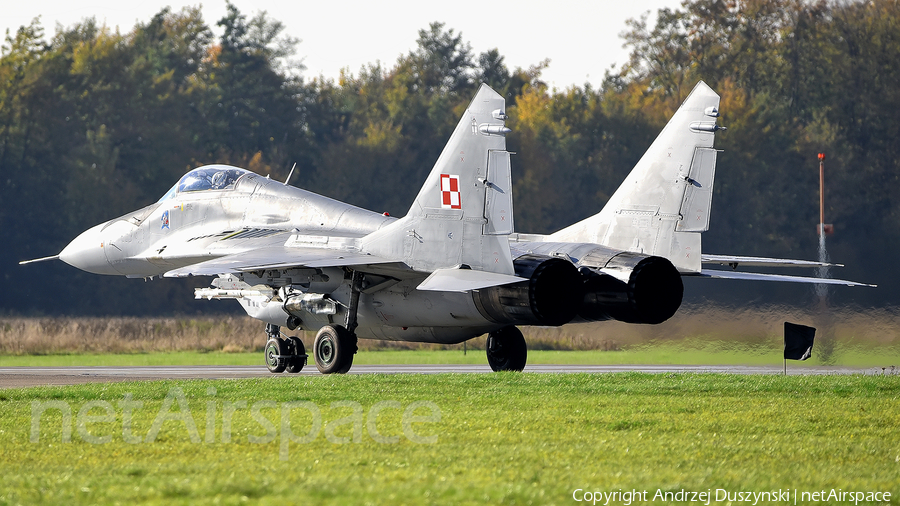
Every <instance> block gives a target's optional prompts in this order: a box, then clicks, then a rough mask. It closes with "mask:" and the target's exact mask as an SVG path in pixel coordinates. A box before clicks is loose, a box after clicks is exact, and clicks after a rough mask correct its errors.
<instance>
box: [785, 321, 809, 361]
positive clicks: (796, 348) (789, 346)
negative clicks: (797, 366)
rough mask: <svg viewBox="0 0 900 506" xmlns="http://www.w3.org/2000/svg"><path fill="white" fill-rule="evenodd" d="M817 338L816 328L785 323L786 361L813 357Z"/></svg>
mask: <svg viewBox="0 0 900 506" xmlns="http://www.w3.org/2000/svg"><path fill="white" fill-rule="evenodd" d="M815 338H816V329H815V328H814V327H807V326H806V325H797V324H796V323H790V322H784V359H785V360H806V359H808V358H809V357H811V356H812V347H813V340H814V339H815Z"/></svg>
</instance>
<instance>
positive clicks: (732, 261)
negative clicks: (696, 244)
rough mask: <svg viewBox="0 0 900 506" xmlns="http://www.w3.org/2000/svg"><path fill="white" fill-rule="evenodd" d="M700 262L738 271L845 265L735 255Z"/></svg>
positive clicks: (718, 256)
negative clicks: (755, 268) (740, 266)
mask: <svg viewBox="0 0 900 506" xmlns="http://www.w3.org/2000/svg"><path fill="white" fill-rule="evenodd" d="M700 261H701V262H703V263H705V264H721V265H728V266H731V268H733V269H736V268H737V267H738V266H739V265H743V266H746V267H843V266H844V265H843V264H832V263H828V262H812V261H809V260H789V259H784V258H763V257H739V256H733V255H707V254H706V253H704V254H703V255H701V258H700Z"/></svg>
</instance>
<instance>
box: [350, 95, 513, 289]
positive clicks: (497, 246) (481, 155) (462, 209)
mask: <svg viewBox="0 0 900 506" xmlns="http://www.w3.org/2000/svg"><path fill="white" fill-rule="evenodd" d="M505 119H506V102H505V100H504V99H503V97H502V96H500V95H499V94H497V93H496V92H495V91H494V90H492V89H491V88H490V87H488V86H487V85H482V86H481V88H480V89H479V90H478V93H477V94H476V95H475V98H474V99H473V100H472V102H471V103H470V104H469V106H468V108H466V111H465V113H463V116H462V118H461V119H460V121H459V124H457V126H456V129H455V130H454V131H453V134H452V136H451V137H450V141H449V142H448V143H447V145H446V147H445V148H444V151H443V152H442V153H441V155H440V157H439V158H438V160H437V162H436V163H435V165H434V168H432V169H431V173H430V174H429V175H428V178H427V179H426V180H425V184H424V185H423V186H422V189H421V190H420V191H419V194H418V196H417V197H416V199H415V201H414V202H413V204H412V207H410V209H409V212H408V213H407V215H406V216H405V217H404V218H402V219H400V220H397V221H396V222H394V223H391V224H390V225H388V226H387V227H385V228H383V229H381V230H378V231H376V232H373V233H372V234H370V235H369V236H367V237H365V238H364V239H363V240H362V247H363V249H364V250H365V251H367V252H369V253H372V254H374V255H379V256H383V257H387V258H397V259H402V261H403V262H405V263H406V264H407V265H409V266H410V267H412V268H413V269H415V270H418V271H421V272H432V271H437V270H442V272H441V273H439V274H438V276H436V277H440V276H441V275H444V276H446V275H447V274H448V272H447V271H449V270H460V269H462V270H473V271H482V272H484V273H494V274H497V275H500V276H482V278H483V279H488V278H490V279H492V282H489V283H487V284H485V285H484V286H490V285H492V284H497V283H498V282H499V283H502V282H512V281H518V280H519V278H513V277H512V276H513V275H514V274H515V273H514V271H513V264H512V258H511V256H510V249H509V242H508V236H509V234H510V233H512V231H513V207H512V184H511V177H510V162H509V152H508V151H506V137H505V136H506V133H507V132H509V129H508V128H506V126H505V124H504V120H505ZM453 276H455V278H456V279H457V280H458V281H459V280H462V279H463V278H466V280H470V281H471V280H473V279H474V278H475V277H476V276H473V275H472V274H469V273H465V274H458V275H457V274H454V275H453ZM507 277H508V278H511V279H508V280H505V281H500V280H503V279H506V278H507ZM470 281H460V282H459V283H457V285H458V286H461V287H467V289H472V288H473V286H474V285H475V284H479V283H473V282H470ZM420 288H421V287H420Z"/></svg>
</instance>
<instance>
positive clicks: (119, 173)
mask: <svg viewBox="0 0 900 506" xmlns="http://www.w3.org/2000/svg"><path fill="white" fill-rule="evenodd" d="M658 14H659V15H658V18H657V21H656V24H655V25H654V26H650V25H649V24H648V22H647V18H642V19H637V20H632V21H630V22H629V25H628V27H626V28H627V29H626V31H625V32H624V33H623V37H624V40H625V42H626V44H627V45H628V47H630V48H631V58H630V61H629V62H627V64H625V65H624V66H623V67H622V70H621V71H620V72H618V73H616V74H608V75H607V77H606V79H605V82H604V84H603V85H602V87H601V88H600V89H594V88H592V87H591V86H589V85H584V86H577V85H573V86H571V87H569V88H567V89H565V90H557V89H548V87H547V86H546V85H545V84H544V83H543V82H542V81H541V71H542V69H544V68H545V67H546V66H547V65H549V64H550V62H548V61H540V62H536V63H535V64H534V65H533V66H531V67H530V68H527V69H522V68H515V69H509V68H508V67H507V66H506V64H505V63H504V58H503V56H502V55H501V54H499V52H498V51H497V50H496V49H493V50H489V51H486V52H484V53H481V54H475V53H474V52H473V50H472V48H471V46H470V45H469V44H468V43H467V42H466V41H465V39H464V38H463V35H462V34H461V33H457V32H456V31H455V30H453V29H452V28H450V27H447V26H445V25H443V24H441V23H433V24H431V25H430V26H428V27H426V28H424V29H422V30H421V31H420V32H419V38H418V40H416V41H414V43H413V49H412V50H411V51H410V52H409V53H408V54H406V55H404V56H402V57H400V58H399V59H398V60H397V61H396V62H395V63H394V64H393V66H391V67H387V66H382V65H380V64H371V65H369V66H367V67H365V68H362V69H360V70H359V71H358V73H357V74H353V73H350V72H347V73H345V74H344V75H342V76H341V77H340V78H339V79H338V80H337V81H334V80H331V79H323V78H318V79H306V78H304V76H303V67H302V65H300V64H298V63H297V62H296V61H294V60H293V57H294V56H295V55H296V52H297V48H298V41H297V40H293V39H290V38H288V37H285V36H284V35H283V34H282V32H283V28H284V26H283V25H282V23H281V22H279V21H277V20H273V19H271V18H268V17H267V16H266V15H265V14H264V13H263V14H258V15H256V16H254V17H248V16H246V15H245V14H243V13H241V12H239V11H238V9H237V8H236V7H234V6H233V5H229V8H228V15H227V16H226V17H225V18H223V19H221V20H219V21H218V22H217V23H216V24H217V26H218V27H219V32H221V36H218V37H216V36H215V35H214V33H213V31H212V30H211V29H210V27H209V25H208V24H207V23H206V21H205V20H203V19H202V18H201V16H200V11H199V9H197V8H188V9H185V10H182V11H179V12H172V11H171V10H169V9H164V10H163V11H161V12H159V13H158V14H157V15H156V16H154V17H153V19H151V20H150V21H148V22H147V23H141V24H138V25H136V26H135V27H134V28H133V29H132V30H131V31H130V32H128V33H124V34H123V33H119V32H113V31H111V30H110V29H109V28H107V27H104V26H98V25H97V23H96V22H95V21H93V20H88V21H85V22H83V23H81V24H78V25H75V26H72V27H68V28H58V29H57V32H56V33H55V34H54V35H53V36H52V37H50V38H47V37H46V36H45V33H44V30H43V28H42V26H41V24H40V22H39V21H38V20H35V21H34V22H33V23H32V24H31V25H29V26H23V27H21V28H20V29H19V30H18V31H17V32H16V33H15V34H8V35H7V38H6V42H5V44H4V45H3V47H2V55H0V176H2V177H0V224H2V225H0V227H2V230H3V232H4V233H3V240H4V242H5V244H4V247H3V248H0V276H2V281H3V284H4V288H5V289H4V290H3V292H2V295H0V312H3V313H8V314H60V313H62V314H101V315H103V314H105V315H117V314H133V315H140V314H171V313H194V312H208V311H210V310H212V311H222V310H235V309H238V308H237V306H236V305H234V307H231V305H228V307H227V308H226V307H225V306H226V305H224V304H204V303H199V302H198V303H196V304H195V303H193V299H192V289H191V288H192V287H194V286H201V285H203V284H204V283H203V282H202V281H198V280H187V281H184V280H164V281H154V282H151V283H142V282H140V281H135V280H125V279H116V278H109V277H101V276H94V275H89V274H84V273H81V272H78V271H75V270H74V269H72V268H70V267H68V266H66V265H64V264H62V263H61V262H55V263H52V264H39V265H37V266H34V265H32V266H27V267H19V266H18V265H16V262H17V261H19V260H22V259H26V258H35V257H41V256H46V255H52V254H55V253H57V252H59V251H60V250H61V249H62V247H63V246H65V244H66V243H67V242H68V241H69V240H71V239H72V238H73V237H75V236H76V235H77V234H78V233H79V232H81V231H82V230H84V229H86V228H88V227H89V226H92V225H94V224H96V223H99V222H102V221H105V220H108V219H110V218H113V217H115V216H119V215H121V214H124V213H126V212H128V211H130V210H133V209H136V208H139V207H141V206H143V205H146V204H149V203H151V202H154V201H155V200H157V199H158V198H159V196H160V195H162V194H163V193H165V191H166V190H167V189H168V188H169V187H170V186H171V185H172V184H173V182H174V181H176V180H177V179H178V178H179V177H180V176H181V175H182V174H183V173H184V172H185V171H187V170H189V169H191V168H193V167H195V166H198V165H201V164H207V163H219V162H221V163H230V164H234V165H238V166H243V167H246V168H249V169H251V170H254V171H256V172H259V173H261V174H271V176H272V177H273V178H278V179H284V177H285V176H286V175H287V172H288V170H289V169H290V167H291V165H292V164H293V163H294V162H296V163H297V166H298V170H297V172H296V173H295V176H294V179H293V181H292V183H293V184H296V185H298V186H301V187H304V188H307V189H310V190H312V191H316V192H318V193H322V194H325V195H328V196H330V197H333V198H337V199H340V200H345V201H348V202H351V203H353V204H356V205H359V206H362V207H366V208H369V209H372V210H375V211H388V212H390V213H391V214H393V215H403V214H405V212H406V210H407V209H408V206H409V204H410V202H411V201H412V200H413V198H414V196H415V194H416V192H417V191H418V189H419V187H420V185H421V181H423V180H424V178H425V176H426V174H427V173H428V171H429V170H430V168H431V166H432V165H433V163H434V161H435V160H436V159H437V156H438V154H439V153H440V150H441V149H442V147H443V145H444V143H445V142H446V139H447V138H448V137H449V135H450V132H451V131H452V129H453V127H454V126H455V124H456V121H457V120H458V118H459V114H460V113H461V112H462V110H463V109H464V108H465V106H466V104H467V103H468V101H469V100H470V98H471V96H472V95H473V94H474V92H475V90H476V89H477V86H478V85H479V83H481V82H486V83H488V84H489V85H491V86H492V87H493V88H494V89H496V90H498V91H499V92H500V93H502V94H503V95H504V96H505V97H506V98H507V106H508V110H507V113H508V115H509V116H510V120H509V121H508V125H509V126H510V127H511V128H512V130H513V132H512V133H511V134H510V135H509V136H508V144H509V147H510V149H511V151H515V152H516V153H517V155H516V156H514V157H513V164H514V165H513V170H514V175H513V178H514V187H515V192H514V198H515V204H516V225H517V229H518V231H522V232H537V233H544V232H551V231H553V230H555V229H558V228H561V227H563V226H565V225H567V224H569V223H572V222H574V221H576V220H578V219H580V218H583V217H585V216H588V215H590V214H593V213H595V212H597V211H598V210H599V209H600V208H601V207H602V205H603V204H604V203H605V201H606V199H607V198H608V197H609V195H610V194H611V193H612V191H614V189H615V188H616V187H617V186H618V184H619V183H620V182H621V180H622V179H623V178H624V176H625V175H626V174H627V172H628V171H629V170H630V168H631V167H632V166H633V165H634V163H635V162H636V161H637V159H638V158H639V157H640V155H641V154H642V153H643V152H644V150H645V149H646V148H647V146H649V144H650V142H651V141H652V140H653V138H654V137H655V136H656V134H657V133H658V131H659V129H660V128H661V127H662V126H663V125H664V124H665V122H666V120H667V118H668V116H669V115H670V114H671V113H672V112H673V111H674V110H675V109H676V108H677V107H678V105H679V104H680V102H681V101H682V100H683V99H684V98H685V97H686V96H687V94H688V93H689V92H690V90H691V88H692V87H693V86H694V84H695V83H696V82H697V81H698V80H701V79H702V80H705V81H706V82H707V83H708V84H709V85H710V86H712V87H713V89H715V90H716V91H717V92H718V93H720V94H721V95H722V105H721V110H722V112H723V118H722V119H721V120H720V123H721V124H724V125H725V126H727V127H728V131H727V132H726V133H723V134H720V135H717V140H716V145H717V147H718V148H720V149H723V150H724V152H723V153H721V155H720V157H719V163H718V169H719V170H718V172H717V177H716V187H715V197H714V206H715V207H714V213H713V218H712V223H711V227H712V228H711V230H710V232H708V233H706V234H705V235H704V242H705V244H704V251H708V252H711V253H732V254H745V255H761V256H780V257H792V258H807V259H815V258H817V244H818V241H817V238H816V235H815V231H816V223H817V221H818V216H817V210H818V178H817V160H816V154H817V153H819V152H825V153H826V155H827V160H826V183H827V194H826V197H827V198H826V205H827V209H826V221H828V222H831V223H834V224H835V228H836V234H835V235H834V236H833V237H830V238H829V242H828V250H829V252H830V254H831V257H832V258H833V259H834V260H835V261H839V262H841V263H846V264H847V265H848V267H847V268H846V269H843V270H841V271H840V272H838V273H836V274H839V275H840V276H841V277H845V278H850V279H858V280H863V281H867V282H874V283H878V284H880V285H881V287H880V288H878V289H874V290H861V289H839V290H836V291H835V292H834V295H835V296H836V297H837V300H838V301H841V302H855V303H858V304H864V305H895V304H897V303H900V290H898V289H896V288H894V287H896V286H898V284H900V272H898V270H897V268H896V267H895V262H896V260H895V259H896V256H897V254H896V252H897V251H900V232H898V229H897V227H896V223H897V220H898V218H900V201H898V200H897V199H895V198H893V197H894V195H896V194H897V191H898V190H900V115H898V114H897V111H898V110H900V89H898V87H897V83H898V82H900V23H898V20H900V3H898V2H897V1H896V0H871V1H866V2H832V1H816V2H811V1H803V0H748V1H740V2H738V1H735V0H724V1H723V0H696V1H686V2H685V4H684V5H683V7H682V8H681V9H678V10H668V9H663V10H660V11H659V13H658ZM298 174H299V175H298ZM758 285H763V284H762V283H743V282H742V283H734V282H728V281H721V282H719V281H706V282H703V283H697V282H690V283H688V284H687V293H688V297H689V299H690V298H693V299H697V298H701V297H707V298H711V299H716V300H718V301H720V302H723V301H724V302H726V303H727V302H729V301H733V302H734V303H736V304H738V303H739V304H746V303H752V302H756V301H762V300H766V301H769V300H771V299H773V298H774V299H782V301H785V300H786V301H793V302H795V303H797V304H806V303H809V302H810V301H811V300H812V295H811V293H810V291H809V289H808V288H805V287H796V286H791V287H786V286H784V285H781V284H779V285H777V286H776V285H772V286H758ZM736 292H737V293H736Z"/></svg>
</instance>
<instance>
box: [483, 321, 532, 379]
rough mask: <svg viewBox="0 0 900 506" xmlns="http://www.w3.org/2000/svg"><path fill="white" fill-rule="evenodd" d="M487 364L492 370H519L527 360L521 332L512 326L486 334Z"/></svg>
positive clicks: (523, 367)
mask: <svg viewBox="0 0 900 506" xmlns="http://www.w3.org/2000/svg"><path fill="white" fill-rule="evenodd" d="M485 351H486V353H487V360H488V364H489V365H490V366H491V369H492V370H493V371H494V372H498V371H521V370H523V369H525V362H526V361H527V360H528V348H527V347H526V345H525V337H524V336H522V332H521V331H520V330H519V329H518V328H516V327H513V326H509V327H503V328H502V329H500V330H495V331H493V332H491V333H490V334H488V338H487V345H486V346H485Z"/></svg>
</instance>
